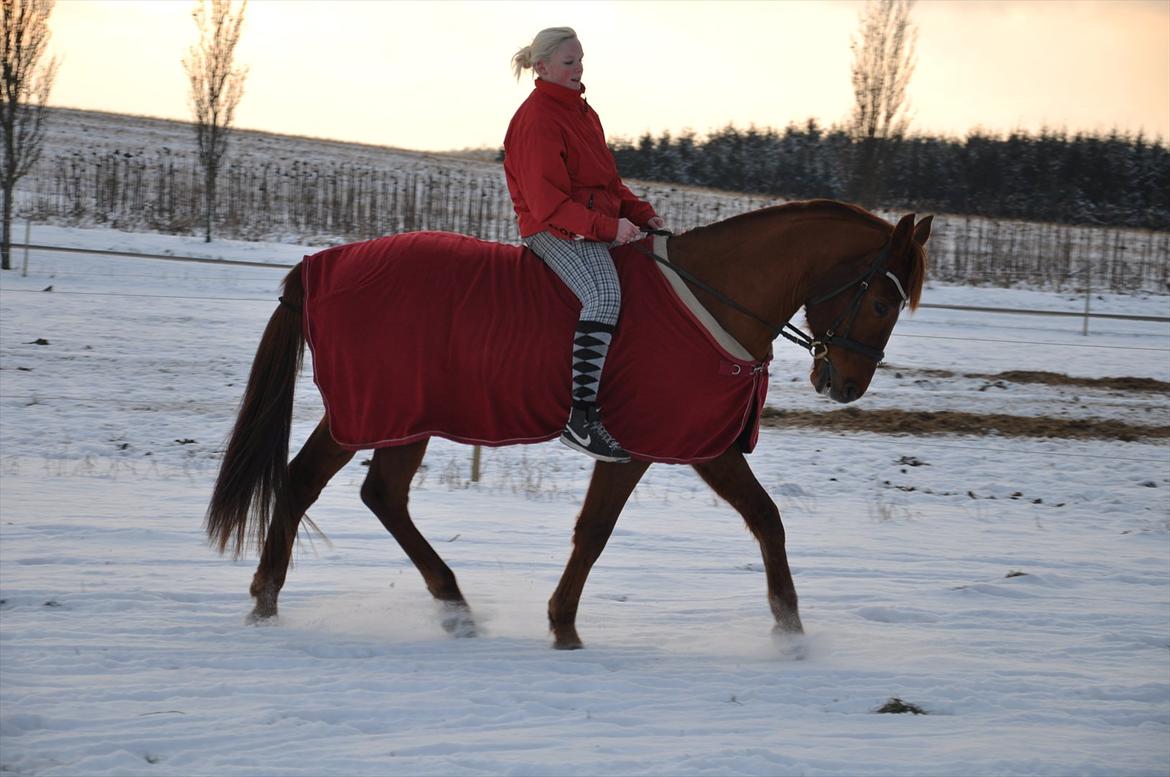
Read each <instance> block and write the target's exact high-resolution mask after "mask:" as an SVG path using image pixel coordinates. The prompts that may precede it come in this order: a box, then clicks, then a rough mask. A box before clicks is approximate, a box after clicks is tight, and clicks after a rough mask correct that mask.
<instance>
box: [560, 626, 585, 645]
mask: <svg viewBox="0 0 1170 777" xmlns="http://www.w3.org/2000/svg"><path fill="white" fill-rule="evenodd" d="M552 633H553V647H554V648H555V649H557V650H580V649H581V648H583V647H585V643H584V642H582V641H581V638H580V637H579V636H577V629H575V628H574V627H572V626H560V627H558V626H553V628H552Z"/></svg>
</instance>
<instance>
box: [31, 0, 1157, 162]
mask: <svg viewBox="0 0 1170 777" xmlns="http://www.w3.org/2000/svg"><path fill="white" fill-rule="evenodd" d="M863 5H864V3H863V2H861V1H860V0H772V1H770V2H769V1H766V0H756V1H754V2H736V1H731V0H719V1H717V2H705V1H702V0H694V1H692V2H681V1H679V0H674V1H669V2H668V1H666V0H640V1H638V0H627V1H626V2H612V1H607V0H592V1H590V2H570V1H565V2H492V1H489V0H483V1H481V2H460V1H458V0H448V1H446V2H389V1H386V0H328V1H322V0H252V2H251V3H250V4H249V5H248V8H247V15H246V22H245V27H244V33H243V36H242V38H241V40H240V43H239V46H238V47H237V51H236V55H237V59H238V61H239V63H240V64H243V65H246V66H247V67H248V76H247V82H246V86H245V93H244V97H243V99H242V101H241V103H240V106H239V109H238V111H237V114H236V122H235V124H236V126H237V127H239V128H243V129H256V130H264V131H270V132H278V133H284V134H293V135H304V136H309V137H320V138H331V139H336V140H348V141H357V142H362V143H371V144H375V145H387V146H395V147H399V148H408V149H418V150H435V151H438V150H449V149H461V148H479V147H491V148H495V147H498V146H499V145H500V144H501V143H502V141H503V137H504V133H505V131H506V129H507V125H508V121H509V119H510V118H511V116H512V114H513V112H514V111H515V109H516V107H517V106H518V105H519V104H520V103H521V102H522V101H523V100H524V98H525V96H526V95H527V94H528V92H529V91H530V89H531V79H530V77H529V76H527V75H525V76H524V77H523V78H522V79H521V81H520V83H517V82H516V81H515V80H514V78H513V77H512V74H511V71H510V59H511V56H512V54H513V53H514V52H515V51H516V50H517V49H519V48H520V47H521V46H523V45H526V44H527V43H529V42H530V41H531V39H532V36H533V35H534V34H535V33H536V32H537V31H538V30H540V29H542V28H544V27H551V26H562V25H566V26H571V27H573V28H575V29H576V30H577V33H578V36H579V37H580V39H581V43H582V46H583V48H584V51H585V59H584V63H585V76H584V79H583V80H584V82H585V84H586V86H587V94H588V97H589V101H590V104H591V105H593V107H594V108H596V109H597V111H598V113H599V114H600V116H601V119H602V123H603V124H604V125H605V129H606V132H607V134H608V135H609V137H610V139H611V140H612V139H614V138H616V137H624V138H631V139H633V138H637V137H638V136H640V135H642V134H644V133H646V132H650V133H651V134H653V135H655V136H657V135H660V134H661V133H662V132H663V131H664V130H669V131H670V132H672V133H676V134H677V133H678V132H680V131H683V130H685V129H691V130H694V131H695V132H697V133H698V134H699V135H704V134H706V133H707V132H710V131H712V130H716V129H719V128H721V127H724V126H726V125H728V124H734V125H736V126H738V127H747V126H749V125H753V124H754V125H755V126H757V127H777V128H782V127H784V126H786V125H787V124H789V123H790V122H797V123H803V122H805V121H806V120H807V119H809V118H816V119H817V120H818V121H819V122H820V123H821V124H823V125H831V124H834V123H840V122H843V121H845V120H846V119H847V118H848V116H849V112H850V110H851V108H852V103H853V93H852V87H851V84H850V75H849V68H850V63H851V53H850V49H849V46H850V39H851V37H852V36H854V35H855V34H856V31H857V22H858V14H859V12H860V10H861V9H862V7H863ZM194 7H195V3H194V2H193V0H58V3H57V6H56V8H55V9H54V11H53V15H52V17H51V19H50V27H51V29H52V36H53V37H52V41H51V48H50V51H51V53H53V54H55V55H56V56H58V57H59V58H60V59H61V67H60V71H59V73H58V76H57V81H56V84H55V86H54V88H53V92H52V96H51V98H50V103H51V104H52V105H57V106H63V107H72V108H85V109H93V110H104V111H111V112H116V113H131V114H139V115H145V116H156V117H161V118H172V119H189V118H190V109H189V107H188V101H187V81H186V76H185V74H184V72H183V68H182V64H181V60H182V57H183V55H184V54H185V53H186V51H187V49H188V47H190V46H191V45H192V44H193V43H195V42H196V41H197V39H198V35H197V30H196V27H195V22H194V21H193V19H192V17H191V11H192V9H193V8H194ZM912 17H913V20H914V23H915V24H916V25H917V28H918V47H917V52H918V64H917V69H916V71H915V73H914V77H913V80H912V81H911V83H910V87H909V89H908V98H909V104H910V116H911V130H912V131H918V132H923V133H929V134H945V135H951V136H956V137H964V136H965V135H966V134H967V133H968V132H969V131H970V130H972V129H974V128H976V127H980V128H983V129H984V130H989V131H995V132H1000V133H1004V132H1008V131H1011V130H1014V129H1022V130H1026V131H1030V132H1036V131H1038V130H1039V129H1040V128H1042V127H1051V128H1063V129H1067V130H1069V131H1078V130H1090V131H1109V130H1111V129H1114V128H1116V129H1119V130H1123V131H1128V132H1137V131H1138V130H1143V131H1144V132H1145V134H1146V135H1147V137H1154V136H1157V137H1161V138H1162V139H1163V140H1165V139H1167V138H1170V0H1105V1H1103V2H1098V1H1096V0H998V1H995V2H990V1H983V0H919V2H918V3H916V5H915V6H914V10H913V13H912Z"/></svg>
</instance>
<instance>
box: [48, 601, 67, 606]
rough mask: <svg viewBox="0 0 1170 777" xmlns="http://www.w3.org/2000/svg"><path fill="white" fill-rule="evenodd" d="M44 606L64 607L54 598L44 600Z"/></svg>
mask: <svg viewBox="0 0 1170 777" xmlns="http://www.w3.org/2000/svg"><path fill="white" fill-rule="evenodd" d="M45 606H46V607H64V606H65V605H63V604H61V603H60V602H59V601H57V600H56V599H50V600H49V601H47V602H45Z"/></svg>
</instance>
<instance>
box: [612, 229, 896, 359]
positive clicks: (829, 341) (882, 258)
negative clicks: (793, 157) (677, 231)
mask: <svg viewBox="0 0 1170 777" xmlns="http://www.w3.org/2000/svg"><path fill="white" fill-rule="evenodd" d="M647 231H648V232H649V234H652V235H661V236H665V237H672V236H673V235H674V233H673V232H670V231H669V230H665V229H652V230H647ZM630 245H632V246H633V247H634V248H636V249H638V250H639V251H641V252H642V253H643V254H645V255H646V256H648V257H650V258H652V259H653V260H654V261H656V262H658V263H659V264H661V265H662V266H663V267H669V268H670V269H671V270H672V271H673V272H674V273H675V274H676V275H678V276H679V277H680V278H682V279H683V280H685V281H687V282H689V283H692V284H694V285H695V286H697V287H699V288H700V289H702V290H703V291H705V292H707V293H708V294H710V295H711V296H713V297H715V299H717V300H719V301H720V302H722V303H723V304H724V305H727V306H728V307H730V308H733V309H735V310H737V311H739V312H740V313H743V314H744V315H745V316H747V317H748V318H751V319H753V320H754V321H758V322H759V323H761V324H763V325H764V326H766V327H767V328H768V330H769V331H770V332H771V333H772V339H773V340H775V339H776V338H777V337H780V336H782V337H784V338H785V339H787V340H788V341H790V342H793V343H795V344H797V345H799V346H800V347H801V348H804V349H805V350H807V351H808V352H809V353H810V354H812V357H813V358H814V359H818V360H819V359H828V355H829V346H830V345H839V346H841V347H842V348H846V349H848V350H851V351H856V352H857V353H860V354H862V355H863V356H865V357H867V358H869V359H872V360H873V361H874V362H881V360H882V359H883V358H885V352H884V351H879V350H878V349H876V348H871V347H870V346H868V345H865V344H864V343H859V342H857V341H856V340H854V339H852V338H851V337H849V333H850V331H851V330H852V329H853V319H854V317H855V316H856V315H857V311H858V309H859V308H860V307H861V300H862V298H864V297H865V293H866V291H868V290H869V286H870V281H872V280H873V277H874V276H875V275H877V273H878V272H879V271H881V270H883V269H884V268H885V263H886V259H888V258H889V256H890V240H889V239H887V240H886V242H885V244H884V245H883V246H882V248H881V250H880V251H878V254H877V256H876V257H875V258H874V260H873V262H872V263H871V264H870V266H869V268H868V269H867V270H866V271H865V273H863V274H862V275H861V276H860V277H858V278H855V279H853V280H851V281H849V282H848V283H846V284H844V285H842V286H840V287H838V288H836V289H834V290H833V291H830V292H829V293H828V294H822V295H821V296H819V297H817V298H815V299H811V300H808V301H806V302H805V303H804V307H805V309H808V308H809V307H811V306H812V305H819V304H820V303H822V302H827V301H829V300H831V299H833V298H834V297H836V296H837V295H838V294H842V293H844V292H846V291H848V290H849V289H850V288H852V287H854V286H857V287H858V288H857V293H856V294H855V295H854V297H853V302H852V304H851V305H850V306H849V310H848V311H847V312H846V313H843V314H842V315H841V316H839V317H838V318H837V320H836V321H834V322H833V325H832V326H831V327H829V328H828V329H827V330H826V331H825V335H824V337H821V338H815V337H809V336H808V335H807V334H805V332H804V330H802V329H800V328H798V327H796V326H793V324H792V321H791V319H789V320H788V321H785V322H784V323H783V324H780V325H779V326H776V325H775V324H773V323H771V322H769V321H768V320H767V319H765V318H763V317H762V316H759V315H757V314H756V313H754V312H753V311H751V310H748V309H747V308H746V307H744V306H743V305H741V304H739V303H738V302H736V301H735V300H733V299H732V298H731V297H728V296H727V295H726V294H724V293H723V292H721V291H719V289H716V288H715V287H713V286H711V285H710V284H708V283H707V282H706V281H703V280H700V279H699V278H698V277H696V276H695V274H694V273H692V272H691V271H689V270H687V269H685V268H683V267H679V266H677V265H675V264H672V263H671V262H670V261H668V260H666V259H663V258H662V257H661V256H659V255H658V254H656V253H654V252H653V251H651V250H649V249H647V248H643V247H642V244H641V243H631V244H630ZM885 275H886V277H888V278H889V279H890V280H892V281H893V282H894V285H895V286H896V287H897V289H898V293H899V294H900V295H901V296H902V305H903V307H905V305H906V303H907V301H909V297H908V296H907V295H906V290H905V289H903V288H902V283H901V281H899V280H898V278H897V276H896V275H894V274H893V273H892V272H890V271H889V270H886V272H885ZM842 325H844V326H845V331H844V334H838V331H837V330H839V329H840V328H841V327H842Z"/></svg>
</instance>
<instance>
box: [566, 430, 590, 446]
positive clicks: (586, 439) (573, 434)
mask: <svg viewBox="0 0 1170 777" xmlns="http://www.w3.org/2000/svg"><path fill="white" fill-rule="evenodd" d="M566 431H567V432H568V433H569V435H570V436H571V437H572V438H573V439H574V440H576V441H577V442H579V443H581V444H582V445H584V446H585V447H586V448H588V447H589V443H591V442H593V435H591V434H587V435H585V437H584V438H581V437H578V436H577V433H576V432H574V431H573V430H572V429H567V430H566Z"/></svg>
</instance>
